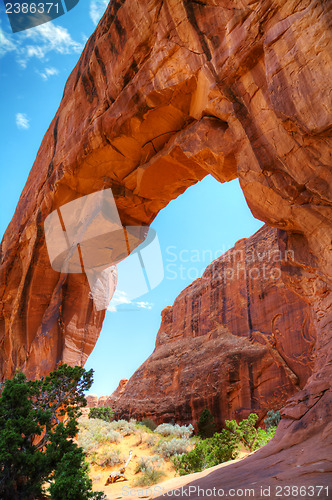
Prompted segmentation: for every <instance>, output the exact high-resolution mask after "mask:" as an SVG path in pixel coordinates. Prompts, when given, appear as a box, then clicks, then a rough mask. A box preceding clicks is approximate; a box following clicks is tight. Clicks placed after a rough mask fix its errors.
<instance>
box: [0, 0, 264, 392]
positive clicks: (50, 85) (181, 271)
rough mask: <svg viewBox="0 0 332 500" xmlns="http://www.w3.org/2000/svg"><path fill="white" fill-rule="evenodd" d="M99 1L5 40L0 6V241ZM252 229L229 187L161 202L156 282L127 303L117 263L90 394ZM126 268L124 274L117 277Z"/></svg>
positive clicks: (115, 374)
mask: <svg viewBox="0 0 332 500" xmlns="http://www.w3.org/2000/svg"><path fill="white" fill-rule="evenodd" d="M106 4H107V2H106V1H104V0H99V1H98V0H91V1H90V0H80V2H79V4H78V5H77V6H76V7H75V8H74V9H73V10H72V11H70V12H68V13H67V14H65V15H64V16H62V17H60V18H58V19H57V20H56V21H54V22H52V23H46V24H44V25H41V26H38V27H36V28H32V29H30V30H27V31H25V32H20V33H15V34H13V33H11V29H10V26H9V23H8V20H7V18H6V14H5V13H4V9H3V4H2V3H1V2H0V8H1V11H0V16H1V24H0V30H1V32H0V86H1V96H0V106H1V108H0V109H1V123H0V127H1V137H2V143H1V157H0V161H1V170H0V200H1V207H0V208H1V210H0V234H1V237H2V235H3V233H4V231H5V229H6V227H7V225H8V223H9V222H10V219H11V218H12V216H13V213H14V211H15V207H16V205H17V202H18V199H19V196H20V193H21V191H22V189H23V186H24V184H25V181H26V179H27V176H28V174H29V171H30V169H31V166H32V164H33V161H34V159H35V156H36V154H37V151H38V148H39V146H40V143H41V141H42V138H43V136H44V134H45V132H46V130H47V128H48V126H49V124H50V122H51V120H52V118H53V116H54V114H55V112H56V110H57V108H58V106H59V103H60V100H61V97H62V93H63V89H64V85H65V82H66V80H67V78H68V76H69V74H70V72H71V71H72V69H73V68H74V66H75V64H76V63H77V61H78V59H79V56H80V54H81V52H82V50H83V47H84V45H85V43H86V41H87V38H88V37H89V36H90V35H91V34H92V32H93V30H94V28H95V26H96V24H97V22H98V20H99V18H100V16H101V15H102V13H103V11H104V9H105V8H106ZM261 226H262V223H261V222H260V221H258V220H255V219H254V218H253V217H252V215H251V213H250V211H249V208H248V207H247V205H246V202H245V199H244V196H243V194H242V192H241V189H240V187H239V183H238V181H237V180H235V181H232V182H230V183H227V184H219V183H217V181H215V180H214V179H213V178H212V177H211V176H208V177H206V178H205V179H203V181H201V182H200V183H198V184H196V185H195V186H192V187H191V188H189V189H188V190H187V191H186V192H185V193H184V194H183V195H181V196H180V197H179V198H177V199H176V200H174V201H172V202H171V203H169V205H168V206H167V207H166V208H165V209H164V210H163V211H162V212H160V214H159V215H158V216H157V218H156V219H155V221H154V222H153V224H152V227H153V228H154V229H155V230H156V232H157V235H158V239H159V244H160V248H161V253H162V257H163V266H164V279H163V280H162V282H161V283H160V284H159V285H158V286H157V287H156V288H154V289H153V290H151V291H150V292H148V293H146V294H145V295H143V296H141V297H136V298H133V299H130V298H129V297H128V295H127V294H126V291H125V289H124V281H125V278H126V273H128V266H127V263H126V262H125V261H124V262H123V263H121V264H120V265H119V285H118V290H117V292H116V294H115V296H114V298H113V300H112V301H111V304H110V306H109V311H107V313H106V319H105V322H104V326H103V329H102V332H101V335H100V338H99V341H98V343H97V345H96V347H95V349H94V351H93V353H92V355H91V356H90V358H89V359H88V362H87V364H86V368H94V370H95V376H94V379H95V382H94V385H93V387H92V389H91V391H90V392H91V393H96V394H98V395H103V394H110V393H111V392H112V391H113V390H114V389H115V388H116V386H117V384H118V382H119V380H120V379H121V378H129V377H130V376H131V375H132V373H133V372H134V371H135V370H136V369H137V368H138V366H139V365H140V364H141V363H142V362H143V361H144V360H145V359H146V358H147V357H148V356H149V355H150V354H151V352H152V351H153V349H154V343H155V337H156V333H157V331H158V329H159V326H160V312H161V310H162V309H163V308H164V307H165V306H167V305H170V304H172V303H173V301H174V299H175V298H176V296H177V295H178V294H179V293H180V292H181V290H183V288H185V287H186V286H187V285H189V284H190V283H191V282H192V281H193V280H194V279H195V278H196V277H198V276H200V275H201V274H202V271H203V270H204V268H205V267H206V266H207V265H208V264H209V263H210V262H211V260H213V259H214V258H216V257H217V256H218V255H220V254H221V253H222V252H223V251H225V250H227V249H228V248H230V247H232V246H233V245H234V243H235V242H236V241H237V240H238V239H239V238H243V237H247V236H250V235H251V234H253V233H254V232H255V231H256V230H257V229H259V227H261ZM126 266H127V269H126Z"/></svg>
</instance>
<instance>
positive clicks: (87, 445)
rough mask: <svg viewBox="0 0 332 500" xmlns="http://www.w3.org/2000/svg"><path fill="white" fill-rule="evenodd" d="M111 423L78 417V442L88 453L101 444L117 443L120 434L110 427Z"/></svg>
mask: <svg viewBox="0 0 332 500" xmlns="http://www.w3.org/2000/svg"><path fill="white" fill-rule="evenodd" d="M112 423H113V422H105V421H104V420H100V419H98V418H93V419H91V420H88V419H83V418H82V419H80V427H79V432H78V444H79V445H80V446H81V447H82V448H83V449H84V451H85V452H86V453H89V454H90V453H91V452H92V451H93V450H94V449H96V448H98V447H99V446H100V445H101V444H104V443H105V444H106V443H118V442H119V441H120V440H121V434H120V433H119V432H117V431H116V430H114V429H112Z"/></svg>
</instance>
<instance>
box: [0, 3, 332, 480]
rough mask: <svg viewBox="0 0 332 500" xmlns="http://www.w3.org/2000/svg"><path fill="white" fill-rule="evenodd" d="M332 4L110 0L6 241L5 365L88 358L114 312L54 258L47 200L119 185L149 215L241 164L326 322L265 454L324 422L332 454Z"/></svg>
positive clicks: (293, 272)
mask: <svg viewBox="0 0 332 500" xmlns="http://www.w3.org/2000/svg"><path fill="white" fill-rule="evenodd" d="M331 16H332V13H331V9H330V8H329V2H321V1H318V0H317V1H310V0H301V1H298V0H289V1H287V2H284V1H283V0H282V1H281V0H260V1H257V2H254V3H252V2H251V1H247V0H234V1H232V2H230V1H228V0H227V1H226V0H200V1H195V2H193V1H190V0H164V1H162V0H137V1H135V2H133V1H131V0H121V1H114V2H110V4H109V7H108V9H107V11H106V13H105V15H104V17H103V19H102V20H101V22H100V23H99V25H98V27H97V29H96V31H95V33H94V34H93V35H92V37H91V38H90V39H89V41H88V43H87V45H86V47H85V49H84V51H83V54H82V56H81V58H80V61H79V63H78V64H77V66H76V68H75V69H74V71H73V73H72V74H71V76H70V77H69V79H68V82H67V84H66V87H65V91H64V96H63V99H62V101H61V104H60V107H59V110H58V112H57V114H56V116H55V118H54V120H53V121H52V123H51V125H50V128H49V130H48V132H47V133H46V135H45V137H44V139H43V142H42V145H41V148H40V150H39V152H38V154H37V157H36V161H35V164H34V166H33V167H32V170H31V173H30V176H29V178H28V181H27V183H26V186H25V188H24V190H23V193H22V195H21V198H20V201H19V204H18V207H17V210H16V212H15V215H14V217H13V219H12V221H11V223H10V225H9V227H8V229H7V231H6V233H5V236H4V238H3V241H2V245H1V271H0V273H1V274H0V283H1V287H0V300H1V309H0V332H1V334H0V357H1V374H2V376H10V375H12V374H13V373H14V370H15V369H16V368H23V369H24V370H25V371H26V373H27V374H28V375H29V376H38V375H41V374H43V373H46V372H47V371H48V370H50V369H51V368H54V367H55V366H56V364H57V363H58V362H62V361H66V362H70V363H72V364H84V361H85V360H86V358H87V356H88V355H89V353H90V352H91V350H92V348H93V345H94V344H95V342H96V340H97V338H98V335H99V331H100V328H101V325H102V321H103V312H100V311H97V310H96V309H95V307H94V304H93V302H92V299H91V298H90V296H89V286H88V282H87V279H86V277H85V275H84V274H82V275H74V274H73V275H66V274H59V273H57V272H56V271H53V270H52V269H51V267H50V264H49V260H48V255H47V251H46V245H45V239H44V231H43V222H44V220H45V218H46V216H47V215H48V214H49V213H50V212H51V211H53V210H55V209H57V208H59V207H61V206H62V205H64V204H65V203H67V202H70V201H73V200H75V199H77V198H79V197H81V196H82V195H86V194H91V193H92V192H96V191H98V190H101V189H105V188H112V191H113V194H114V196H115V199H116V202H117V206H118V209H119V213H120V217H121V221H122V223H123V224H124V225H136V224H137V225H140V224H149V223H150V222H151V221H152V220H153V218H154V217H155V216H156V214H157V213H158V211H159V210H161V209H162V208H163V207H164V206H165V205H166V204H167V203H168V202H169V201H170V200H171V199H173V198H175V197H177V196H178V195H179V194H181V193H182V192H183V191H184V190H185V189H186V188H187V187H188V186H190V185H192V184H194V183H195V182H197V181H198V180H200V179H202V178H203V177H204V176H205V175H206V174H207V173H210V174H212V175H213V176H214V177H215V178H216V179H217V180H219V181H220V182H224V181H227V180H230V179H233V178H235V177H236V176H238V177H239V179H240V183H241V186H242V189H243V192H244V194H245V196H246V199H247V202H248V205H249V207H250V208H251V210H252V212H253V214H254V216H256V217H258V218H260V219H262V220H264V221H265V222H266V223H267V224H269V225H271V226H274V227H277V228H279V229H280V232H279V241H280V245H281V248H283V249H288V250H293V251H294V253H295V259H294V262H292V263H291V264H290V263H286V264H285V266H284V268H283V273H284V278H283V279H284V281H285V282H286V283H287V285H288V286H292V287H293V289H294V290H296V292H297V293H299V294H302V295H303V297H305V300H306V301H308V302H309V303H310V304H311V305H312V308H313V314H314V321H315V324H316V328H317V343H316V362H315V367H314V373H313V375H312V376H311V377H310V378H309V380H308V383H307V384H306V386H305V388H304V389H303V390H302V391H301V392H300V393H298V394H297V395H294V397H293V400H292V401H291V402H290V403H289V404H288V405H287V406H286V408H285V410H284V422H283V423H282V425H281V426H280V429H279V431H278V436H277V440H275V441H274V443H275V444H274V445H272V444H271V447H270V448H268V449H269V450H270V451H269V453H271V454H273V453H277V452H278V449H281V447H284V448H285V449H287V448H289V446H293V448H292V452H294V449H295V446H299V445H298V443H300V442H308V443H309V441H306V440H308V439H312V436H313V435H316V446H318V447H319V453H320V456H321V457H324V460H325V458H326V460H327V457H328V454H327V446H328V444H329V442H328V440H327V436H326V434H324V436H323V433H324V432H325V433H326V422H327V420H328V418H329V409H328V408H329V404H330V403H331V391H330V380H332V376H331V370H332V368H331V362H330V358H329V356H330V354H329V353H330V346H331V326H330V325H331V312H330V311H331V273H332V266H331V261H330V250H331V185H332V182H331V177H332V172H331V168H330V165H331V156H330V155H331V121H332V118H331V116H332V113H331V99H330V95H331V94H330V91H331V88H330V87H331V84H330V82H331V80H332V78H331V72H332V65H331V29H330V28H331ZM219 218H220V214H218V219H219ZM322 436H323V437H322ZM276 443H277V444H276ZM317 443H318V444H317ZM273 446H274V448H273ZM308 446H309V445H308ZM278 447H279V448H278ZM301 447H302V448H301V449H303V445H302V444H301ZM306 449H308V448H306ZM265 453H267V451H265ZM306 457H308V455H306V454H303V455H302V459H301V460H302V463H304V462H305V460H307V462H306V463H307V464H309V465H308V470H310V460H309V458H306ZM273 463H275V461H274V462H273ZM327 463H328V462H327V461H325V462H324V464H323V466H322V467H320V470H323V469H324V467H327V465H326V464H327ZM298 465H301V464H298ZM312 467H314V466H312ZM294 470H295V469H294ZM298 470H299V469H296V470H295V472H296V473H298ZM324 470H325V469H324Z"/></svg>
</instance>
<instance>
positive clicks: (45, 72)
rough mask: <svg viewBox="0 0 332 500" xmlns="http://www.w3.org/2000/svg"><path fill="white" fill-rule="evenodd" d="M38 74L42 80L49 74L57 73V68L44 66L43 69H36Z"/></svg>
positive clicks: (47, 77)
mask: <svg viewBox="0 0 332 500" xmlns="http://www.w3.org/2000/svg"><path fill="white" fill-rule="evenodd" d="M38 74H39V75H40V76H41V77H42V79H43V80H48V79H49V77H50V76H54V75H58V74H59V70H57V69H56V68H53V67H51V68H44V70H43V71H38Z"/></svg>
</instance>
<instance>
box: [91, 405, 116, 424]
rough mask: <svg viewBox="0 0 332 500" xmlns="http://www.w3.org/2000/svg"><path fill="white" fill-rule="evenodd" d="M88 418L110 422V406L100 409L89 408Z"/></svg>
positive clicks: (111, 413) (112, 416)
mask: <svg viewBox="0 0 332 500" xmlns="http://www.w3.org/2000/svg"><path fill="white" fill-rule="evenodd" d="M89 418H99V419H100V420H105V421H106V422H111V421H112V420H113V418H114V411H113V410H112V408H111V407H110V406H102V407H100V408H96V407H95V408H90V411H89Z"/></svg>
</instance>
